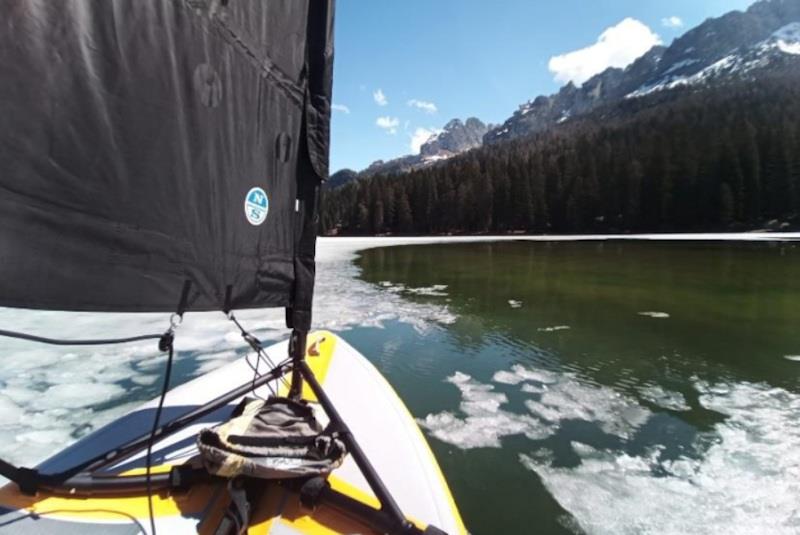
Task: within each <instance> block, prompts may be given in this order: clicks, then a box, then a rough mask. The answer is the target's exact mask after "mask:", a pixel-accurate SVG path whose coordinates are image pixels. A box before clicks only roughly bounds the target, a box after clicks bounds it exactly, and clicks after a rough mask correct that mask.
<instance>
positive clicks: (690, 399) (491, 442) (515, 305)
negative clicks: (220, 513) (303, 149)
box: [345, 242, 800, 534]
mask: <svg viewBox="0 0 800 535" xmlns="http://www.w3.org/2000/svg"><path fill="white" fill-rule="evenodd" d="M357 265H358V266H359V267H360V268H361V270H362V271H361V278H362V280H364V281H366V282H368V283H370V284H372V285H374V287H375V288H378V289H380V290H381V291H382V292H384V293H385V294H386V295H387V296H400V297H401V298H402V299H403V300H405V301H408V302H411V303H416V304H418V305H419V306H429V307H436V306H441V307H446V309H447V310H448V311H449V312H450V313H451V314H452V319H451V320H450V321H448V322H444V323H437V324H435V326H433V327H431V326H428V327H425V328H419V327H416V328H415V327H414V326H412V325H409V324H408V323H407V322H402V321H398V320H390V321H386V322H384V323H383V328H382V329H375V328H357V329H355V330H353V331H351V332H350V333H348V334H346V335H345V337H346V338H347V339H348V341H350V342H351V343H352V344H353V345H355V346H356V347H357V348H358V349H360V350H361V351H362V352H363V353H364V354H365V355H368V356H370V358H372V360H373V361H374V362H375V363H376V364H377V365H378V366H379V368H380V369H381V371H383V372H384V373H385V374H386V376H387V378H388V379H389V381H390V382H391V383H392V384H393V385H394V386H395V387H396V388H397V390H398V391H399V393H400V394H401V396H402V397H403V398H404V399H405V400H406V402H407V403H408V405H409V407H410V409H411V411H412V412H413V413H414V414H415V415H416V416H417V417H418V418H419V421H420V423H421V424H422V425H423V427H424V429H425V430H426V432H427V434H428V435H429V437H431V444H432V446H433V448H434V450H435V452H436V454H437V457H438V458H439V460H440V463H441V465H442V468H443V470H444V472H445V475H446V476H447V479H448V481H449V482H450V484H451V487H452V490H453V492H454V494H455V498H456V501H457V502H458V504H459V506H460V508H461V511H462V514H463V516H464V518H465V521H466V523H467V526H468V527H469V529H470V530H471V531H472V532H473V533H475V534H492V533H581V532H584V531H585V532H587V533H608V534H611V533H614V534H620V533H676V534H677V533H721V532H725V533H798V532H800V356H798V355H800V246H798V244H792V243H685V242H683V243H682V242H675V243H673V242H662V243H639V242H625V243H623V242H580V243H514V242H512V243H478V244H475V243H470V244H453V245H419V246H404V247H392V248H381V249H373V250H368V251H365V252H363V253H362V254H361V257H360V258H359V259H358V261H357Z"/></svg>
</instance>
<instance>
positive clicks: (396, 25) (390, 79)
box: [331, 0, 753, 171]
mask: <svg viewBox="0 0 800 535" xmlns="http://www.w3.org/2000/svg"><path fill="white" fill-rule="evenodd" d="M752 3H753V0H669V1H666V0H558V1H548V2H544V1H539V0H494V1H491V0H402V1H399V0H338V1H337V4H336V30H335V31H336V35H335V38H336V58H335V64H334V73H335V75H334V98H333V101H334V105H335V106H336V109H335V110H334V112H333V124H332V142H331V169H332V170H333V171H336V170H339V169H342V168H344V167H350V168H353V169H356V170H361V169H363V168H364V167H366V166H367V165H369V164H370V163H371V162H373V161H375V160H378V159H384V160H385V159H390V158H394V157H397V156H402V155H404V154H410V153H411V152H412V140H413V139H415V137H414V135H415V134H416V146H418V144H419V142H420V140H421V139H424V138H425V137H426V136H427V135H428V134H429V133H430V132H432V131H435V130H436V129H437V128H441V127H442V126H443V125H444V124H445V123H446V122H447V121H449V120H450V119H452V118H454V117H459V118H462V119H465V118H466V117H469V116H475V117H478V118H479V119H481V120H483V121H485V122H492V123H499V122H502V121H504V120H505V119H506V118H508V117H509V116H510V115H511V114H512V113H513V112H514V110H515V109H516V108H517V107H518V106H519V105H520V104H522V103H523V102H525V101H527V100H529V99H531V98H533V97H536V96H537V95H540V94H549V93H552V92H555V91H557V90H558V89H559V87H561V86H562V85H563V83H564V81H565V80H568V79H574V80H576V81H577V82H580V81H581V80H582V79H584V78H585V77H587V76H588V75H590V74H592V72H593V71H595V70H597V69H600V70H602V67H603V66H607V65H606V64H607V63H609V62H617V63H626V62H629V61H630V60H631V58H632V57H635V56H636V55H640V54H641V52H643V51H644V50H646V49H647V48H649V47H650V46H651V45H652V44H654V43H655V42H657V41H659V40H660V41H661V42H663V43H664V44H669V43H670V42H671V41H672V40H673V39H674V38H676V37H678V36H680V35H681V34H682V33H684V32H685V31H686V30H688V29H690V28H692V27H694V26H696V25H698V24H699V23H701V22H702V21H703V20H705V19H706V18H708V17H716V16H719V15H722V14H723V13H726V12H728V11H732V10H734V9H746V8H747V6H748V5H750V4H752ZM603 34H605V38H604V44H603V45H601V46H600V47H592V45H595V44H596V43H598V39H599V38H600V37H601V35H603ZM587 47H592V48H590V49H589V50H587V51H583V52H580V53H576V54H570V53H571V52H574V51H578V50H582V49H585V48H587ZM554 58H555V59H554Z"/></svg>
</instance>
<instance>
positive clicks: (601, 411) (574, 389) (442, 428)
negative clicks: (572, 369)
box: [419, 365, 651, 449]
mask: <svg viewBox="0 0 800 535" xmlns="http://www.w3.org/2000/svg"><path fill="white" fill-rule="evenodd" d="M447 381H448V382H449V383H452V384H454V385H455V386H456V387H458V389H459V390H460V391H461V398H462V401H461V404H460V406H459V410H460V411H461V413H463V416H460V415H457V414H454V413H453V412H450V411H445V412H441V413H437V414H429V415H428V416H426V417H425V418H424V419H421V420H419V423H420V425H421V426H422V427H424V428H425V429H427V430H428V431H430V433H431V434H432V435H433V436H435V437H436V438H438V439H439V440H442V441H444V442H447V443H448V444H452V445H454V446H456V447H458V448H461V449H470V448H481V447H494V448H499V447H501V442H500V439H501V438H503V437H505V436H510V435H525V436H526V437H528V438H529V439H531V440H541V439H544V438H547V437H549V436H551V435H552V434H554V433H555V432H556V431H557V430H558V428H559V427H560V426H561V424H562V423H563V422H565V421H568V420H583V421H587V422H590V423H594V424H596V425H597V426H599V427H600V428H601V429H602V430H603V431H604V432H606V433H608V434H613V435H616V436H619V437H621V438H629V437H630V436H631V435H632V434H633V432H634V431H635V430H636V429H637V428H639V427H640V426H641V425H642V424H644V423H645V422H646V421H647V420H648V418H649V417H650V414H651V413H650V411H648V410H647V409H645V408H644V407H642V406H640V405H639V404H638V403H637V402H636V401H635V400H633V399H630V398H628V397H626V396H623V395H621V394H619V393H617V392H615V391H614V390H613V389H611V388H608V387H604V386H595V385H589V384H586V383H583V382H581V381H579V380H578V379H576V378H575V377H574V376H572V375H571V374H556V373H553V372H550V371H542V370H529V369H527V368H525V367H524V366H521V365H515V366H514V367H513V368H512V370H511V371H506V370H501V371H498V372H497V373H495V375H494V377H493V381H495V382H497V383H500V384H506V385H518V384H519V383H521V382H523V381H531V382H536V383H538V384H536V385H533V384H525V385H523V388H522V389H521V390H522V391H523V392H526V393H531V394H541V395H540V396H539V399H528V400H526V401H525V407H526V408H527V409H528V411H529V412H530V414H519V413H516V412H512V411H509V410H507V409H504V408H502V405H504V404H505V403H507V402H508V398H507V397H506V395H505V394H503V393H501V392H496V391H495V390H494V386H492V385H487V384H483V383H480V382H478V381H476V380H475V379H473V378H472V377H470V376H469V375H466V374H463V373H460V372H456V374H455V375H453V376H451V377H449V378H448V379H447ZM526 387H527V388H526Z"/></svg>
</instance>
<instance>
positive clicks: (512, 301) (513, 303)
mask: <svg viewBox="0 0 800 535" xmlns="http://www.w3.org/2000/svg"><path fill="white" fill-rule="evenodd" d="M508 305H509V306H510V307H511V308H522V301H517V300H516V299H509V300H508Z"/></svg>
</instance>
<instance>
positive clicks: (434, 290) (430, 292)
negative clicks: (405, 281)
mask: <svg viewBox="0 0 800 535" xmlns="http://www.w3.org/2000/svg"><path fill="white" fill-rule="evenodd" d="M445 290H447V285H446V284H434V285H433V286H428V287H426V288H407V289H406V291H407V292H408V293H410V294H413V295H426V296H430V297H447V292H445Z"/></svg>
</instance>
